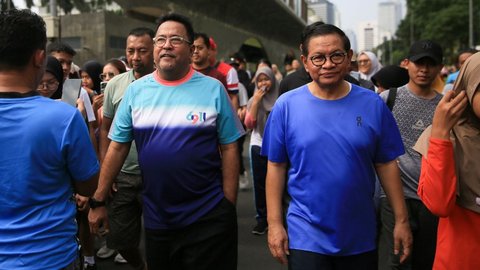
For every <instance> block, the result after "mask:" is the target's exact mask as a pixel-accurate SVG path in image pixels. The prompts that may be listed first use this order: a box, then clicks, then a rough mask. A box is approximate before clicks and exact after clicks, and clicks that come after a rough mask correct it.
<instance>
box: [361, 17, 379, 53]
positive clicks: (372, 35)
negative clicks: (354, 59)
mask: <svg viewBox="0 0 480 270" xmlns="http://www.w3.org/2000/svg"><path fill="white" fill-rule="evenodd" d="M357 33H358V51H359V52H360V51H371V50H372V49H373V48H375V47H376V46H377V45H378V38H377V36H378V27H377V24H376V23H374V22H362V23H359V25H358V30H357Z"/></svg>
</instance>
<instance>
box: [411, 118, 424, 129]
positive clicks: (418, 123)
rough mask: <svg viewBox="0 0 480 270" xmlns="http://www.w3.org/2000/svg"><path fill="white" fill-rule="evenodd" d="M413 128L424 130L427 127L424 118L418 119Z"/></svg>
mask: <svg viewBox="0 0 480 270" xmlns="http://www.w3.org/2000/svg"><path fill="white" fill-rule="evenodd" d="M412 128H413V129H419V130H424V129H425V124H424V123H423V120H422V119H418V121H417V122H416V123H415V125H413V127H412Z"/></svg>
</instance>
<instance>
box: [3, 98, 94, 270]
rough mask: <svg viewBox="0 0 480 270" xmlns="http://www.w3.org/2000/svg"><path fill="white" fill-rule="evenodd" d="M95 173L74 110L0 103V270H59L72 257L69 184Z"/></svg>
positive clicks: (41, 101) (42, 102) (37, 102)
mask: <svg viewBox="0 0 480 270" xmlns="http://www.w3.org/2000/svg"><path fill="white" fill-rule="evenodd" d="M98 170H99V164H98V161H97V157H96V155H95V151H94V149H93V146H92V144H91V142H90V139H89V136H88V131H87V127H86V124H85V121H84V120H83V119H82V117H81V115H80V114H79V113H78V112H77V110H76V109H75V108H73V107H71V106H70V105H67V104H65V103H63V102H59V101H53V100H51V99H47V98H44V97H40V96H33V97H25V98H0V269H29V270H30V269H61V268H64V267H66V266H67V265H68V264H70V263H71V262H72V261H73V260H74V259H75V258H76V256H77V248H78V245H77V242H76V237H75V235H76V233H77V225H76V222H75V213H76V205H75V200H74V198H73V186H72V181H84V180H88V179H89V178H90V177H92V176H93V175H94V174H95V173H96V172H97V171H98Z"/></svg>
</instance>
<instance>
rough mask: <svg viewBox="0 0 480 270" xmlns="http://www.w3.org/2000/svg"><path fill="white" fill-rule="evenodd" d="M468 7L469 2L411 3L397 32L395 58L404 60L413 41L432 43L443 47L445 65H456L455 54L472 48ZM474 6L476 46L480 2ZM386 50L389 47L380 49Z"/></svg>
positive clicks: (411, 0)
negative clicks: (434, 42)
mask: <svg viewBox="0 0 480 270" xmlns="http://www.w3.org/2000/svg"><path fill="white" fill-rule="evenodd" d="M468 3H469V0H407V15H406V16H405V18H404V19H403V20H402V21H401V23H400V25H399V27H398V30H397V32H396V40H395V42H394V50H393V58H394V59H395V60H397V57H398V56H399V55H403V58H404V57H405V56H406V55H407V54H408V49H409V47H410V44H411V43H412V42H413V41H416V40H422V39H431V40H434V41H436V42H438V43H439V44H440V45H441V46H442V48H443V50H444V55H445V62H446V63H453V62H454V58H455V54H456V53H457V52H458V51H459V50H461V49H463V48H467V47H468V40H469V37H468V31H469V14H468V13H469V6H468ZM473 5H474V10H473V17H474V42H475V44H480V27H479V23H480V20H479V18H480V1H476V0H474V1H473ZM412 25H413V27H411V26H412ZM412 38H413V40H412ZM382 46H383V47H385V45H384V44H380V45H379V47H380V48H383V47H382ZM401 58H402V57H401ZM395 63H397V62H396V61H395Z"/></svg>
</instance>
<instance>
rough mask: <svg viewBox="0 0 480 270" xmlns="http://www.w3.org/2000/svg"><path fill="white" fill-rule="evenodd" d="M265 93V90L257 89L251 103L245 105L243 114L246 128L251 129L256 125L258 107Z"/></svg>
mask: <svg viewBox="0 0 480 270" xmlns="http://www.w3.org/2000/svg"><path fill="white" fill-rule="evenodd" d="M266 93H267V91H265V90H263V89H259V90H257V91H255V93H254V94H253V97H252V104H251V105H250V106H249V107H248V106H247V115H246V116H245V122H244V124H245V126H246V127H247V128H249V129H253V128H255V126H256V125H257V116H258V107H259V106H260V104H261V102H262V99H263V97H264V96H265V94H266Z"/></svg>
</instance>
